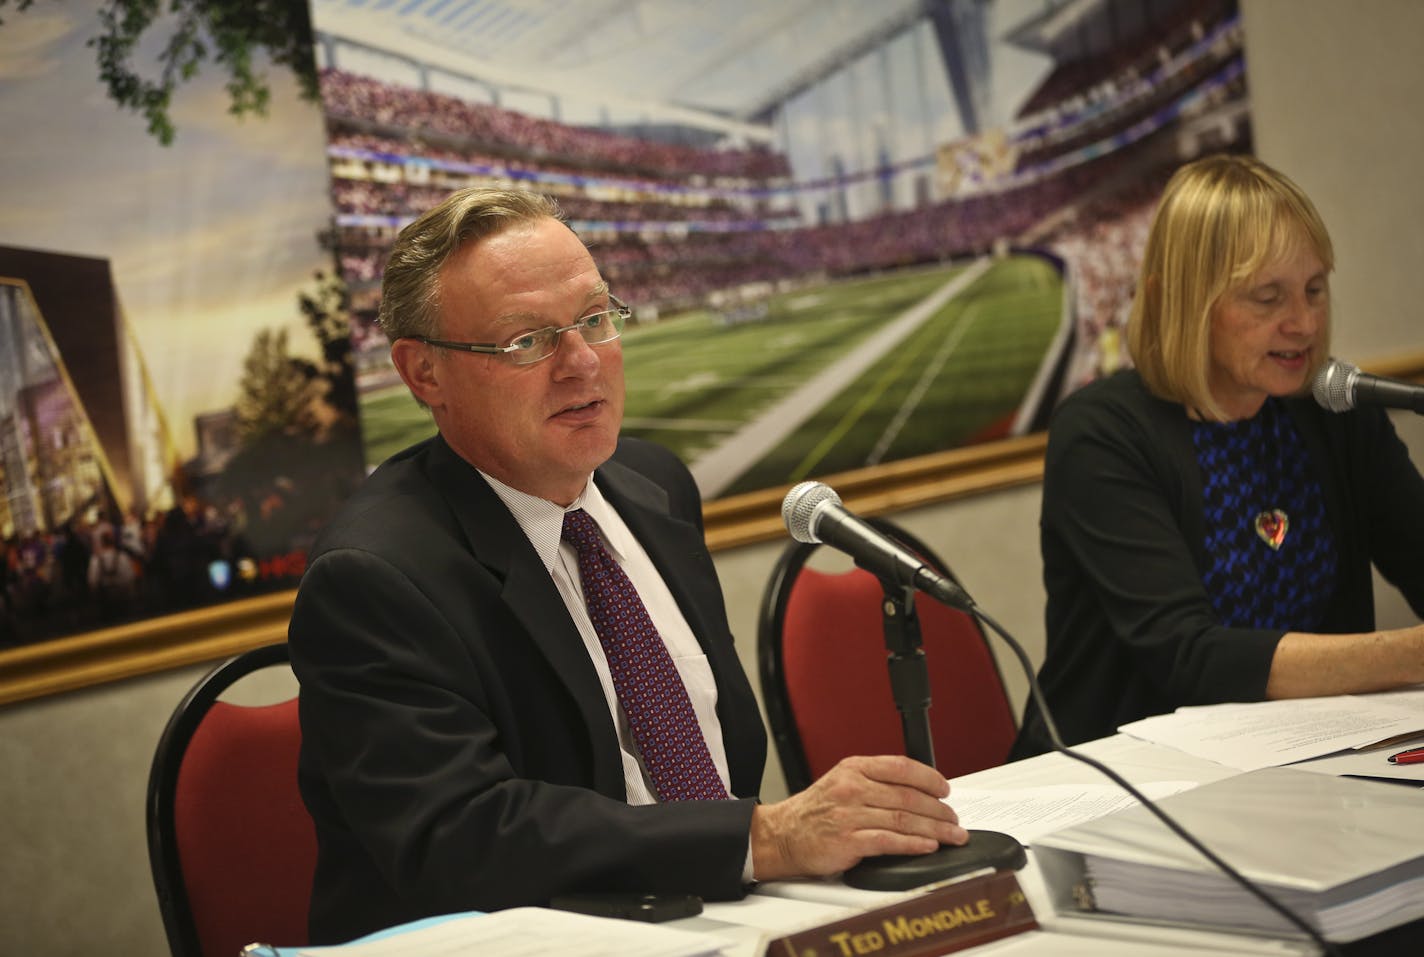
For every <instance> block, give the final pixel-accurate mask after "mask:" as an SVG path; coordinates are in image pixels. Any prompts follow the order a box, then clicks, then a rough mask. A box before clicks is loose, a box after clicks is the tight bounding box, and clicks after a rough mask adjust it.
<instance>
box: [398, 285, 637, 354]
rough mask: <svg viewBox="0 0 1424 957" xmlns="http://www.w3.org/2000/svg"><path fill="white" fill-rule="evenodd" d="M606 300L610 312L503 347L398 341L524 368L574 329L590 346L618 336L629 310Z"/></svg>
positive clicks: (528, 335)
mask: <svg viewBox="0 0 1424 957" xmlns="http://www.w3.org/2000/svg"><path fill="white" fill-rule="evenodd" d="M608 301H609V302H611V303H612V304H613V308H612V309H607V310H604V311H603V312H595V313H593V314H592V315H588V316H584V317H583V318H582V319H580V320H579V321H578V322H575V323H572V324H571V325H567V326H546V327H545V328H543V329H535V330H534V331H533V332H526V333H524V334H523V335H521V336H515V337H514V338H513V339H511V340H509V343H508V344H507V345H502V346H501V345H497V344H495V343H493V342H451V341H450V340H448V339H431V338H430V337H428V336H401V338H402V339H414V340H416V341H417V342H423V343H425V344H426V345H427V346H438V347H439V348H441V349H459V350H461V351H462V352H478V353H482V354H485V355H492V356H496V357H498V358H499V359H501V360H503V361H505V362H510V363H513V364H514V365H517V366H527V365H530V364H531V363H534V362H538V361H540V360H541V359H547V358H549V357H550V356H551V355H553V354H554V351H555V350H556V349H558V348H559V336H561V335H563V334H564V333H566V332H571V331H573V330H574V329H577V330H578V332H579V335H581V336H583V341H584V342H587V343H588V344H589V345H591V346H598V345H602V344H603V343H605V342H612V341H613V340H614V339H617V338H618V337H619V336H620V335H622V333H623V326H624V325H625V324H626V323H627V322H628V317H629V316H631V315H632V314H633V310H632V309H630V308H629V307H628V306H627V305H626V304H625V303H624V302H623V300H621V299H619V298H618V297H617V296H609V297H608Z"/></svg>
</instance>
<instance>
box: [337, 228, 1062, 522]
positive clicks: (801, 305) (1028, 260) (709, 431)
mask: <svg viewBox="0 0 1424 957" xmlns="http://www.w3.org/2000/svg"><path fill="white" fill-rule="evenodd" d="M962 268H963V267H947V268H944V269H932V270H916V271H912V272H906V273H902V274H898V275H893V276H885V277H877V278H873V279H863V280H856V281H847V282H838V283H835V284H831V285H826V286H820V287H815V288H811V289H803V290H799V291H796V292H791V293H787V294H784V295H777V296H774V297H773V298H772V299H771V300H770V302H769V303H768V306H769V310H768V314H767V316H766V318H765V319H763V320H759V321H755V322H747V323H743V324H739V325H730V326H729V325H725V324H723V323H722V322H720V321H719V319H718V317H717V315H716V314H714V313H712V312H707V311H697V312H691V313H686V314H682V315H678V316H672V317H668V318H666V319H664V320H663V321H661V322H658V323H655V324H652V325H645V326H633V327H630V328H629V329H628V330H627V331H626V332H625V333H624V337H623V349H624V363H625V367H626V373H627V388H628V402H627V410H626V415H625V425H624V431H625V433H626V434H630V435H637V436H640V437H643V438H648V439H652V440H654V441H657V442H660V443H662V444H664V445H666V446H668V447H669V448H671V449H673V451H675V452H677V453H678V455H679V456H681V457H682V458H683V460H684V461H687V462H689V463H690V462H694V461H695V460H696V459H697V457H698V455H699V454H701V453H704V452H706V451H707V450H709V449H712V448H713V447H715V446H716V445H717V444H719V443H720V442H721V441H722V440H723V439H725V438H727V437H728V436H729V435H731V434H733V433H734V432H735V431H736V430H737V429H739V428H741V427H742V426H743V425H745V424H746V423H747V422H749V421H752V420H754V419H755V418H756V416H757V415H758V414H759V413H761V412H762V411H764V410H765V409H767V408H768V407H770V406H771V405H772V404H773V403H775V402H776V401H777V400H779V399H781V398H782V397H783V396H785V395H787V394H788V393H789V392H791V391H792V390H794V389H796V388H797V387H799V386H801V385H802V384H803V383H805V382H806V381H807V380H809V379H811V378H812V377H814V376H815V375H816V374H817V373H819V372H820V371H822V370H823V369H825V368H826V367H827V366H828V365H830V364H831V363H833V362H835V361H836V360H838V359H840V358H841V357H842V356H845V355H846V354H847V353H849V352H851V351H853V350H856V349H857V348H858V347H860V346H862V345H863V344H864V343H865V341H866V340H867V339H868V338H869V337H870V336H872V335H873V334H874V333H875V332H876V331H877V330H879V329H881V328H882V327H884V326H885V324H886V323H888V322H890V321H891V320H893V319H894V318H895V317H897V316H899V315H900V314H901V313H903V312H904V311H905V310H907V309H910V308H911V307H913V306H914V305H916V304H917V303H919V302H921V301H922V300H924V299H925V298H926V297H928V296H929V295H930V294H931V293H932V292H934V291H935V290H936V289H938V288H939V287H940V286H942V285H944V283H945V282H947V281H948V280H949V279H951V278H952V277H953V276H954V275H955V274H956V273H957V272H959V271H960V270H961V269H962ZM1061 301H1062V281H1061V279H1060V277H1059V276H1058V274H1057V273H1056V271H1055V270H1054V269H1053V268H1052V267H1051V266H1050V265H1049V264H1048V263H1047V262H1045V261H1044V260H1042V259H1039V258H1037V257H1033V256H1015V257H1011V258H1008V259H1005V260H1003V261H1000V262H997V263H995V264H994V265H993V266H991V267H990V268H989V270H988V271H987V272H986V273H985V274H984V275H982V276H981V277H979V279H977V280H976V281H974V282H973V283H972V284H971V285H970V286H968V287H967V288H966V289H964V290H963V291H962V292H961V293H960V294H959V295H958V296H956V297H954V298H953V299H951V300H950V301H949V302H948V303H947V304H945V305H944V306H943V307H941V308H940V309H939V310H938V311H937V312H936V313H935V314H934V315H932V316H930V317H929V318H928V319H927V320H926V321H925V322H924V323H923V324H922V325H921V326H920V327H919V328H918V329H917V330H916V331H915V332H913V333H911V335H910V336H909V337H908V338H907V339H906V340H905V341H904V342H902V343H901V344H900V345H899V346H898V347H896V348H895V349H892V350H891V351H890V352H889V353H888V354H887V355H885V356H883V357H882V358H881V359H879V360H878V361H877V362H875V363H874V364H873V365H872V366H871V367H870V368H868V369H867V370H866V371H865V372H864V373H862V374H861V375H859V376H857V377H855V378H854V379H853V380H852V381H848V382H846V383H844V385H843V387H842V388H841V389H840V391H839V393H838V394H837V395H836V396H835V397H834V398H833V399H832V400H831V401H829V402H828V403H826V404H825V405H824V406H822V407H821V408H820V409H818V410H817V411H816V412H815V414H814V415H813V416H812V417H811V418H810V419H809V420H808V421H807V422H806V423H804V425H803V426H802V427H800V428H798V429H797V430H796V431H795V432H793V433H792V435H791V436H790V437H789V438H788V439H787V440H786V441H784V442H782V443H780V444H779V446H778V447H777V448H776V449H775V450H774V451H773V452H771V453H770V454H769V455H767V456H765V457H764V458H763V459H761V460H760V461H758V462H753V463H748V465H747V468H746V470H745V471H744V472H743V473H742V474H741V476H740V477H739V478H738V479H737V480H736V481H735V482H734V483H733V484H732V485H731V486H730V487H729V488H727V489H724V490H723V494H730V493H735V492H744V491H751V490H755V489H760V488H766V487H768V486H773V485H783V484H788V483H792V482H796V481H799V480H801V479H803V478H807V477H809V476H814V475H823V474H828V473H831V472H837V471H842V470H845V469H851V468H859V467H862V466H865V465H874V464H877V463H880V462H888V461H893V460H896V459H903V458H909V457H912V456H917V455H923V454H926V453H929V452H935V451H940V450H944V449H949V448H954V447H956V446H959V445H964V444H966V443H968V442H971V441H975V440H977V439H980V438H984V437H992V436H994V435H995V434H998V433H999V432H1000V431H1001V430H1002V429H1003V428H1004V427H1005V426H1006V424H1007V422H1008V420H1009V419H1010V418H1011V417H1012V415H1013V413H1014V411H1015V410H1016V409H1017V407H1018V404H1019V402H1020V401H1021V400H1022V398H1023V395H1024V392H1025V390H1026V389H1027V388H1028V386H1029V384H1030V382H1031V381H1032V378H1033V375H1034V373H1035V371H1036V370H1037V368H1038V365H1039V363H1040V361H1041V360H1042V358H1043V355H1044V352H1045V350H1046V348H1047V347H1048V344H1049V343H1050V341H1051V340H1052V338H1053V335H1054V333H1055V331H1056V329H1057V324H1058V319H1059V314H1060V309H1061ZM361 422H362V428H363V430H364V435H365V442H366V450H367V460H368V462H370V463H371V464H374V463H377V462H379V461H381V460H382V459H384V458H385V457H386V456H388V455H390V454H391V453H392V452H395V451H397V450H399V449H400V448H403V447H404V446H406V445H408V444H410V443H411V442H412V441H415V440H416V439H417V438H419V437H421V436H423V435H428V434H430V432H431V431H433V427H432V425H431V422H430V417H429V415H427V414H426V413H425V412H424V411H423V410H421V409H419V408H418V407H417V406H416V405H415V403H414V401H413V400H412V399H411V398H410V396H409V395H408V393H406V391H405V389H404V387H403V386H397V387H395V388H391V389H386V390H382V391H380V392H376V393H369V394H366V395H364V396H363V397H362V404H361Z"/></svg>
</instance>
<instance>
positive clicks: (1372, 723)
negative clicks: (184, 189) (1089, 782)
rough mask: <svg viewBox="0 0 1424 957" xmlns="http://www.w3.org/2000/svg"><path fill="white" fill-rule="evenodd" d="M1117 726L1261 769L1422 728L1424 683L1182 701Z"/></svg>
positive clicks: (1212, 757)
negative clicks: (1395, 688) (1277, 697)
mask: <svg viewBox="0 0 1424 957" xmlns="http://www.w3.org/2000/svg"><path fill="white" fill-rule="evenodd" d="M1118 730H1119V731H1121V732H1123V733H1124V734H1130V735H1132V736H1133V737H1136V738H1142V739H1143V740H1146V741H1152V742H1154V743H1157V744H1163V745H1166V746H1168V747H1171V748H1177V749H1178V750H1180V751H1185V752H1186V753H1188V754H1193V755H1196V756H1198V757H1203V758H1207V759H1209V760H1212V761H1218V762H1220V763H1222V764H1225V765H1227V766H1229V767H1233V768H1236V769H1238V770H1241V771H1255V770H1259V769H1260V768H1269V767H1279V766H1281V765H1285V764H1292V763H1294V762H1296V761H1303V760H1305V759H1307V758H1316V757H1320V756H1321V755H1324V754H1331V753H1333V752H1335V751H1341V750H1344V749H1346V748H1358V747H1363V746H1366V745H1372V744H1375V743H1377V742H1379V741H1382V740H1384V739H1386V738H1395V737H1399V736H1401V735H1408V734H1418V733H1420V732H1424V690H1418V689H1411V690H1410V691H1405V692H1395V693H1392V694H1388V695H1339V696H1336V697H1331V698H1297V699H1289V700H1284V701H1259V702H1254V703H1251V704H1216V705H1205V706H1202V707H1195V708H1178V709H1177V711H1176V712H1175V713H1173V714H1162V715H1157V716H1155V717H1151V718H1144V719H1143V720H1141V721H1134V722H1132V723H1131V724H1126V725H1123V726H1122V727H1121V728H1119V729H1118Z"/></svg>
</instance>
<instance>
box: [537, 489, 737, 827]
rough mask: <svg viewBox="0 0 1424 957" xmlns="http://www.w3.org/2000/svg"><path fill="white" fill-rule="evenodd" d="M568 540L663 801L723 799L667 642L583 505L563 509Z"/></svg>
mask: <svg viewBox="0 0 1424 957" xmlns="http://www.w3.org/2000/svg"><path fill="white" fill-rule="evenodd" d="M563 537H564V541H566V542H568V543H569V544H570V545H572V546H573V547H574V551H576V552H578V566H579V578H580V579H582V580H583V598H584V603H585V604H586V605H587V606H588V616H589V618H591V619H592V620H593V630H594V631H595V632H597V634H598V642H599V644H601V645H602V646H603V653H604V654H605V655H606V656H607V657H608V669H609V671H610V672H612V674H613V690H614V691H616V692H617V693H618V703H619V704H620V705H622V706H623V713H624V714H625V715H627V716H628V726H629V727H630V728H631V729H632V731H633V741H634V742H635V743H636V744H637V746H638V753H639V754H641V755H642V757H643V766H644V767H645V768H647V769H648V774H649V775H651V776H652V779H653V786H654V787H655V788H657V792H658V800H660V801H696V800H702V801H714V800H723V799H725V798H726V797H727V789H726V788H725V787H724V786H723V785H722V779H721V778H720V777H718V776H717V767H716V765H714V764H713V763H712V755H711V753H710V752H708V750H707V741H706V739H705V738H703V737H702V728H701V727H699V726H698V724H697V714H696V712H694V711H693V710H692V701H691V700H690V699H689V698H688V697H687V688H686V687H685V686H684V685H683V683H682V677H681V676H680V675H679V674H678V673H677V666H676V665H674V664H673V663H672V655H670V654H668V650H667V644H666V643H664V641H663V638H662V635H659V634H658V630H657V628H656V627H655V626H654V625H653V620H652V618H650V617H648V609H647V608H645V607H644V606H643V600H642V599H641V598H639V597H638V592H637V590H636V589H634V588H633V583H632V582H631V581H629V580H628V576H627V575H626V574H624V572H623V569H622V568H620V567H619V565H618V563H617V562H615V561H614V560H613V556H611V555H609V554H608V551H607V550H606V549H605V548H604V547H603V541H602V539H601V538H600V535H599V531H598V525H597V523H595V522H594V520H593V519H591V518H589V516H588V513H587V512H585V511H584V510H583V509H581V508H576V509H574V510H573V511H571V512H566V513H565V514H564V534H563Z"/></svg>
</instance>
